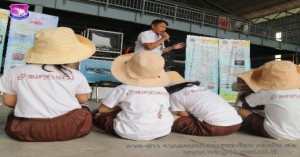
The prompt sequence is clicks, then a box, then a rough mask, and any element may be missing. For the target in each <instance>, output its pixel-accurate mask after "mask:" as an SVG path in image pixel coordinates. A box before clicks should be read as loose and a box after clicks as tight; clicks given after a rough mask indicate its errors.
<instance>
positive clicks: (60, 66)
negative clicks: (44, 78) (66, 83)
mask: <svg viewBox="0 0 300 157" xmlns="http://www.w3.org/2000/svg"><path fill="white" fill-rule="evenodd" d="M46 65H47V64H43V65H42V69H43V70H45V71H47V72H51V71H49V70H47V69H46V68H45V67H46ZM54 67H55V68H56V69H57V70H59V71H61V72H62V73H63V74H64V75H65V76H67V77H69V75H68V74H66V73H65V72H64V70H66V71H69V72H70V73H72V72H71V71H70V70H69V69H67V68H65V67H64V66H63V65H62V64H58V65H54Z"/></svg>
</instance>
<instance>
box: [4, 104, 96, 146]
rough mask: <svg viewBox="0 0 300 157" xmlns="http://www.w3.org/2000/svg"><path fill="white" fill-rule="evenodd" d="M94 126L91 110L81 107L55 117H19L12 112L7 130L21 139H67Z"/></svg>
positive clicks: (38, 140) (81, 135) (31, 140)
mask: <svg viewBox="0 0 300 157" xmlns="http://www.w3.org/2000/svg"><path fill="white" fill-rule="evenodd" d="M92 127H93V125H92V114H91V112H90V111H89V110H88V109H87V108H81V109H75V110H73V111H70V112H68V113H66V114H64V115H61V116H58V117H55V118H19V117H15V116H14V113H13V112H12V113H11V114H9V115H8V117H7V124H6V126H5V132H6V134H7V135H8V136H10V137H11V138H13V139H15V140H19V141H30V142H33V141H34V142H47V141H66V140H71V139H74V138H79V137H83V136H85V135H87V134H89V133H90V131H91V130H92Z"/></svg>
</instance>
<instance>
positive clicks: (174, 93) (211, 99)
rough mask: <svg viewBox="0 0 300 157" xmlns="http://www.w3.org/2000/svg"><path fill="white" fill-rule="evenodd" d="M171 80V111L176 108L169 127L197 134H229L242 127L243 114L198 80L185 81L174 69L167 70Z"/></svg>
mask: <svg viewBox="0 0 300 157" xmlns="http://www.w3.org/2000/svg"><path fill="white" fill-rule="evenodd" d="M168 76H169V78H170V80H171V84H175V85H172V86H169V87H166V88H167V90H168V92H169V94H170V102H171V111H173V112H175V113H176V115H178V116H177V119H176V120H175V122H174V124H173V127H172V131H174V132H178V133H183V134H189V135H197V136H222V135H229V134H232V133H234V132H236V131H237V130H239V128H240V127H241V123H242V118H241V117H240V116H239V115H238V113H237V111H236V110H235V109H234V108H233V107H232V106H230V104H228V103H227V102H226V101H225V100H223V99H222V98H221V97H220V96H218V95H217V94H215V93H213V92H212V91H210V90H209V89H207V88H206V87H202V86H199V82H187V81H186V80H184V78H183V77H182V76H181V75H180V74H178V73H177V72H175V71H170V72H168Z"/></svg>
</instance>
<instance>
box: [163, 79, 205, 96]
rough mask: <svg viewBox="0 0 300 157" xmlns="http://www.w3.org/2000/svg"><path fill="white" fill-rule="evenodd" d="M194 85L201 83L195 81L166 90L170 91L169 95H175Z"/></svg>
mask: <svg viewBox="0 0 300 157" xmlns="http://www.w3.org/2000/svg"><path fill="white" fill-rule="evenodd" d="M192 85H197V86H199V85H200V81H195V82H183V83H179V84H176V85H173V86H169V87H165V88H166V90H167V91H168V93H169V94H173V93H175V92H177V91H180V90H181V89H183V88H185V87H190V86H192Z"/></svg>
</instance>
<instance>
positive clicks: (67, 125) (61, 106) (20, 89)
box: [0, 27, 96, 142]
mask: <svg viewBox="0 0 300 157" xmlns="http://www.w3.org/2000/svg"><path fill="white" fill-rule="evenodd" d="M95 50H96V48H95V45H94V44H93V43H92V42H91V41H90V40H89V39H87V38H85V37H83V36H80V35H76V34H75V33H74V31H73V30H72V29H70V28H67V27H58V28H49V29H45V30H41V31H39V32H37V33H36V34H35V41H34V45H33V47H32V48H31V49H29V50H28V51H27V53H26V54H25V56H24V61H25V62H26V63H29V64H26V65H24V66H20V67H15V68H12V69H10V70H8V71H7V72H6V73H5V74H4V75H3V76H2V77H1V78H0V90H1V91H2V92H3V104H4V105H6V106H8V107H10V108H13V109H14V110H13V112H11V113H10V114H9V115H8V118H7V124H6V126H5V132H6V133H7V135H8V136H10V137H11V138H13V139H16V140H20V141H35V142H37V141H65V140H71V139H75V138H79V137H83V136H85V135H87V134H89V132H90V131H91V130H92V126H93V125H92V114H91V112H90V110H89V108H88V107H87V106H86V105H82V104H85V103H86V102H87V101H88V94H89V93H90V92H91V88H90V86H89V84H88V82H87V80H86V78H85V77H84V76H83V75H82V73H80V72H79V71H78V70H75V69H73V68H70V67H68V66H67V64H70V63H75V62H78V61H80V60H83V59H86V58H89V57H90V56H92V55H93V54H94V53H95Z"/></svg>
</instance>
